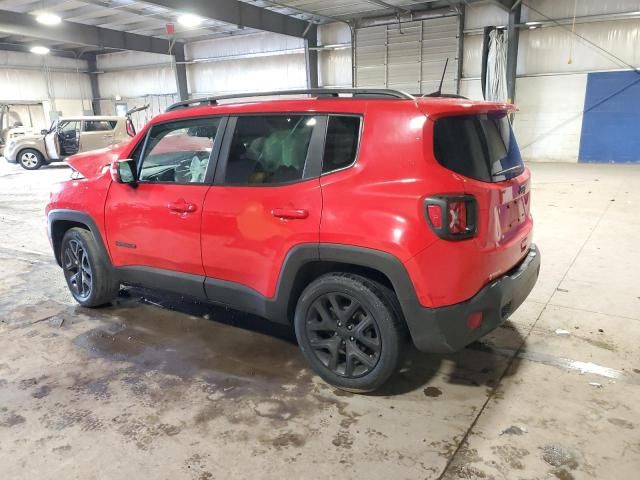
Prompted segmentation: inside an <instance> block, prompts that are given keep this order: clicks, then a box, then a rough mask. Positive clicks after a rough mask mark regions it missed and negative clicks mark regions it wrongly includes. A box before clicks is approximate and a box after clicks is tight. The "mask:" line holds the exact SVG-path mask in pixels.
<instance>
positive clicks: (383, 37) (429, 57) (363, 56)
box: [355, 16, 459, 94]
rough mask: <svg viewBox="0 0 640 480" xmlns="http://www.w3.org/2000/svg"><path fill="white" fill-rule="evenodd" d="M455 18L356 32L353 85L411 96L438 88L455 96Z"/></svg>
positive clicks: (456, 48)
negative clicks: (447, 63)
mask: <svg viewBox="0 0 640 480" xmlns="http://www.w3.org/2000/svg"><path fill="white" fill-rule="evenodd" d="M458 36H459V20H458V16H450V17H443V18H433V19H428V20H421V21H415V22H407V23H402V24H400V25H399V24H393V25H382V26H376V27H365V28H359V29H357V30H356V47H355V64H356V69H355V70H356V72H355V74H356V82H355V83H356V86H358V87H387V88H395V89H398V90H403V91H405V92H408V93H413V94H424V93H430V92H433V91H435V90H437V89H438V84H439V83H440V77H441V76H442V69H443V68H444V63H445V60H446V59H447V58H449V65H448V67H447V73H446V76H445V80H444V84H443V88H442V91H443V92H444V93H458V40H459V39H458Z"/></svg>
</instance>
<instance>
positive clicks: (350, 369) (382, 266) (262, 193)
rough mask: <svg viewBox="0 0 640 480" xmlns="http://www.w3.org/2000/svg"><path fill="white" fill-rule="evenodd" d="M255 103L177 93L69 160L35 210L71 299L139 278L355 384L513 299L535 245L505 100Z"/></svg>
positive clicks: (529, 282)
mask: <svg viewBox="0 0 640 480" xmlns="http://www.w3.org/2000/svg"><path fill="white" fill-rule="evenodd" d="M260 95H265V94H248V95H246V96H243V97H244V98H245V100H243V101H238V100H239V99H240V98H242V97H240V96H223V97H215V98H213V97H212V98H206V99H196V100H189V101H185V102H180V103H177V104H175V105H173V106H171V107H170V108H169V109H168V110H167V112H166V113H164V114H161V115H159V116H157V117H156V118H154V119H153V120H152V121H151V122H149V124H148V125H146V127H145V128H144V129H143V130H142V131H140V132H139V133H138V134H137V135H136V136H135V137H134V138H133V139H132V141H131V142H130V143H128V144H124V145H119V146H117V147H114V148H112V149H109V150H102V151H93V152H88V153H83V154H79V155H75V156H74V157H72V158H71V159H70V160H69V164H70V165H71V167H72V168H73V169H74V170H75V172H74V174H73V176H72V179H71V180H69V181H67V182H64V183H61V184H59V185H57V187H56V188H55V191H54V192H53V193H52V194H51V200H50V203H49V205H48V206H47V209H46V212H47V217H48V225H49V237H50V240H51V244H52V246H53V251H54V254H55V257H56V260H57V262H58V264H59V265H60V266H61V267H62V269H63V271H64V275H65V278H66V281H67V284H68V286H69V289H70V290H71V293H72V294H73V296H74V297H75V299H76V300H77V301H78V302H79V303H80V304H81V305H84V306H87V307H94V306H98V305H103V304H106V303H108V302H109V301H111V300H112V299H113V298H114V297H115V296H116V295H117V294H118V290H119V287H120V284H127V285H140V286H144V287H148V288H154V289H159V290H166V291H171V292H175V293H178V294H182V295H187V296H191V297H195V298H197V299H200V300H206V301H209V302H214V303H219V304H223V305H226V306H228V307H231V308H234V309H238V310H242V311H246V312H250V313H253V314H256V315H259V316H262V317H264V318H266V319H269V320H271V321H275V322H282V323H286V324H292V325H293V327H294V329H295V333H296V337H297V339H298V343H299V345H300V348H301V349H302V353H303V354H304V356H305V358H306V360H307V361H308V363H309V364H310V366H311V368H312V369H313V370H314V371H315V372H317V373H318V375H320V376H321V377H322V378H323V379H324V380H325V381H327V382H328V383H331V384H333V385H335V386H337V387H340V388H343V389H347V390H351V391H360V392H363V391H371V390H374V389H376V388H378V387H380V386H381V385H382V384H383V383H384V382H385V381H386V380H387V379H388V378H389V377H390V376H391V375H392V374H393V372H394V371H395V370H396V368H397V367H398V365H399V363H400V361H401V356H402V355H401V354H402V351H403V349H404V342H405V341H406V339H407V337H408V336H410V337H411V339H412V341H413V343H414V344H415V345H416V347H417V348H418V349H420V350H423V351H428V352H452V351H456V350H459V349H461V348H463V347H464V346H465V345H467V344H469V343H471V342H473V341H474V340H476V339H478V338H479V337H481V336H482V335H484V334H486V333H488V332H490V331H491V330H493V329H495V328H496V327H497V326H498V325H500V324H501V323H502V322H503V321H504V320H505V319H506V318H507V317H509V315H510V314H511V313H512V312H513V311H514V310H515V309H516V308H518V306H519V305H520V304H521V303H522V302H523V301H524V299H525V298H526V296H527V295H528V294H529V292H530V291H531V289H532V288H533V286H534V284H535V282H536V280H537V278H538V273H539V269H540V254H539V252H538V250H537V249H536V247H535V246H534V245H533V244H532V243H531V237H532V225H533V224H532V218H531V215H530V210H529V207H530V192H531V182H530V174H529V171H528V169H527V168H526V167H525V166H524V165H523V162H522V159H521V157H520V152H519V150H518V145H517V143H516V140H515V138H514V135H513V132H512V130H511V126H510V123H509V119H508V114H509V113H510V112H511V110H512V108H513V107H512V106H511V105H506V104H497V103H486V102H474V101H470V100H467V99H463V98H444V97H418V98H416V97H413V96H411V95H408V94H406V93H403V92H398V91H394V90H386V89H381V90H365V89H313V90H296V91H285V92H277V93H274V92H271V93H269V94H268V95H270V96H271V97H273V96H276V95H279V96H282V97H285V98H280V99H275V100H274V99H273V98H270V99H264V100H263V101H258V100H256V99H255V98H248V97H258V96H260ZM292 95H297V96H298V98H291V96H292ZM302 95H304V97H303V98H300V97H301V96H302ZM287 96H288V97H287ZM233 98H235V99H236V102H233V101H232V99H233Z"/></svg>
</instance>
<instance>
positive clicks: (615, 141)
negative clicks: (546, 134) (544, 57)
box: [578, 71, 640, 163]
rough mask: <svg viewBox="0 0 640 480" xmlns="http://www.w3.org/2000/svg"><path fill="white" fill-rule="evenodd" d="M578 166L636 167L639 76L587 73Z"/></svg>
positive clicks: (639, 123) (639, 140)
mask: <svg viewBox="0 0 640 480" xmlns="http://www.w3.org/2000/svg"><path fill="white" fill-rule="evenodd" d="M578 160H579V161H580V162H624V163H628V162H635V163H640V73H637V72H634V71H627V72H603V73H590V74H589V76H588V77H587V92H586V95H585V99H584V116H583V117H582V134H581V136H580V155H579V156H578Z"/></svg>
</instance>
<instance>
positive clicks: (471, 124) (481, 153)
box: [433, 112, 524, 182]
mask: <svg viewBox="0 0 640 480" xmlns="http://www.w3.org/2000/svg"><path fill="white" fill-rule="evenodd" d="M433 143H434V145H433V146H434V153H435V157H436V160H437V161H438V163H440V165H442V166H443V167H445V168H448V169H449V170H453V171H454V172H456V173H459V174H460V175H464V176H465V177H469V178H474V179H476V180H480V181H483V182H499V181H502V180H508V179H510V178H513V177H515V176H517V175H520V174H521V173H522V171H523V170H524V164H523V163H522V157H521V156H520V149H519V148H518V144H517V142H516V139H515V136H514V134H513V130H512V129H511V124H510V123H509V119H508V118H507V114H506V113H505V112H496V113H490V114H482V115H460V116H453V117H445V118H441V119H439V120H436V123H435V127H434V134H433Z"/></svg>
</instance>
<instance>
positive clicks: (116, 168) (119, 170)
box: [109, 158, 138, 187]
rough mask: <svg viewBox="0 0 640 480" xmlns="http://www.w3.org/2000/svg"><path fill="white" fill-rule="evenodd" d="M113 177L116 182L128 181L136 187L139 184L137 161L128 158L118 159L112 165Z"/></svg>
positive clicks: (127, 182)
mask: <svg viewBox="0 0 640 480" xmlns="http://www.w3.org/2000/svg"><path fill="white" fill-rule="evenodd" d="M109 170H110V172H111V179H112V180H113V181H114V182H116V183H126V184H128V185H131V186H132V187H135V186H136V185H137V184H138V179H137V178H136V162H135V160H131V159H130V158H127V159H125V160H116V161H114V162H113V163H112V164H111V167H110V169H109Z"/></svg>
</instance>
